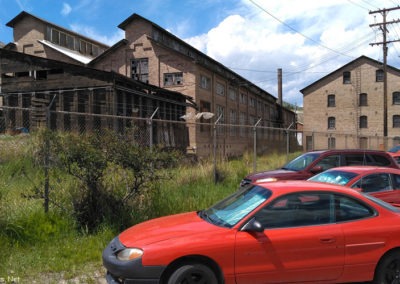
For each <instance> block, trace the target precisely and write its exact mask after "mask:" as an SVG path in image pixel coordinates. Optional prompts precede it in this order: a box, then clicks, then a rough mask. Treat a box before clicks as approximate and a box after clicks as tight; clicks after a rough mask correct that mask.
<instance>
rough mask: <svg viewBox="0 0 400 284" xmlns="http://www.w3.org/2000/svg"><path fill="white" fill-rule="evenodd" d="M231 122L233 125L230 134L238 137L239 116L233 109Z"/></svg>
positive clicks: (230, 116)
mask: <svg viewBox="0 0 400 284" xmlns="http://www.w3.org/2000/svg"><path fill="white" fill-rule="evenodd" d="M229 122H230V124H231V127H230V131H229V133H230V135H231V136H236V127H237V126H236V124H237V114H236V111H235V110H233V109H231V111H230V115H229Z"/></svg>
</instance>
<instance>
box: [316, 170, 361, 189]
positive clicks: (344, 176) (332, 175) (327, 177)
mask: <svg viewBox="0 0 400 284" xmlns="http://www.w3.org/2000/svg"><path fill="white" fill-rule="evenodd" d="M357 175H358V174H356V173H353V172H345V171H337V170H329V171H325V172H322V173H320V174H317V175H315V176H313V177H311V178H309V179H308V180H311V181H319V182H325V183H333V184H339V185H346V184H347V183H348V182H349V181H350V180H352V179H353V178H354V177H356V176H357Z"/></svg>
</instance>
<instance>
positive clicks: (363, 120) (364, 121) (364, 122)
mask: <svg viewBox="0 0 400 284" xmlns="http://www.w3.org/2000/svg"><path fill="white" fill-rule="evenodd" d="M359 128H368V116H366V115H361V116H360V118H359Z"/></svg>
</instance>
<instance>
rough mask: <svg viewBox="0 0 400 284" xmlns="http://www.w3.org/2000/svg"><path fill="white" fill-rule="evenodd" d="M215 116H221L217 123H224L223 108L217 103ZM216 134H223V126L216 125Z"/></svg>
mask: <svg viewBox="0 0 400 284" xmlns="http://www.w3.org/2000/svg"><path fill="white" fill-rule="evenodd" d="M217 117H218V118H219V117H221V118H220V120H219V123H218V124H224V123H225V108H224V107H223V106H221V105H217ZM216 127H217V135H224V132H225V128H224V126H221V125H217V126H216Z"/></svg>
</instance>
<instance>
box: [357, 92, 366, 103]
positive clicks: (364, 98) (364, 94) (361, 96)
mask: <svg viewBox="0 0 400 284" xmlns="http://www.w3.org/2000/svg"><path fill="white" fill-rule="evenodd" d="M358 105H359V106H367V105H368V95H367V94H366V93H362V94H360V97H359V101H358Z"/></svg>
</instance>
